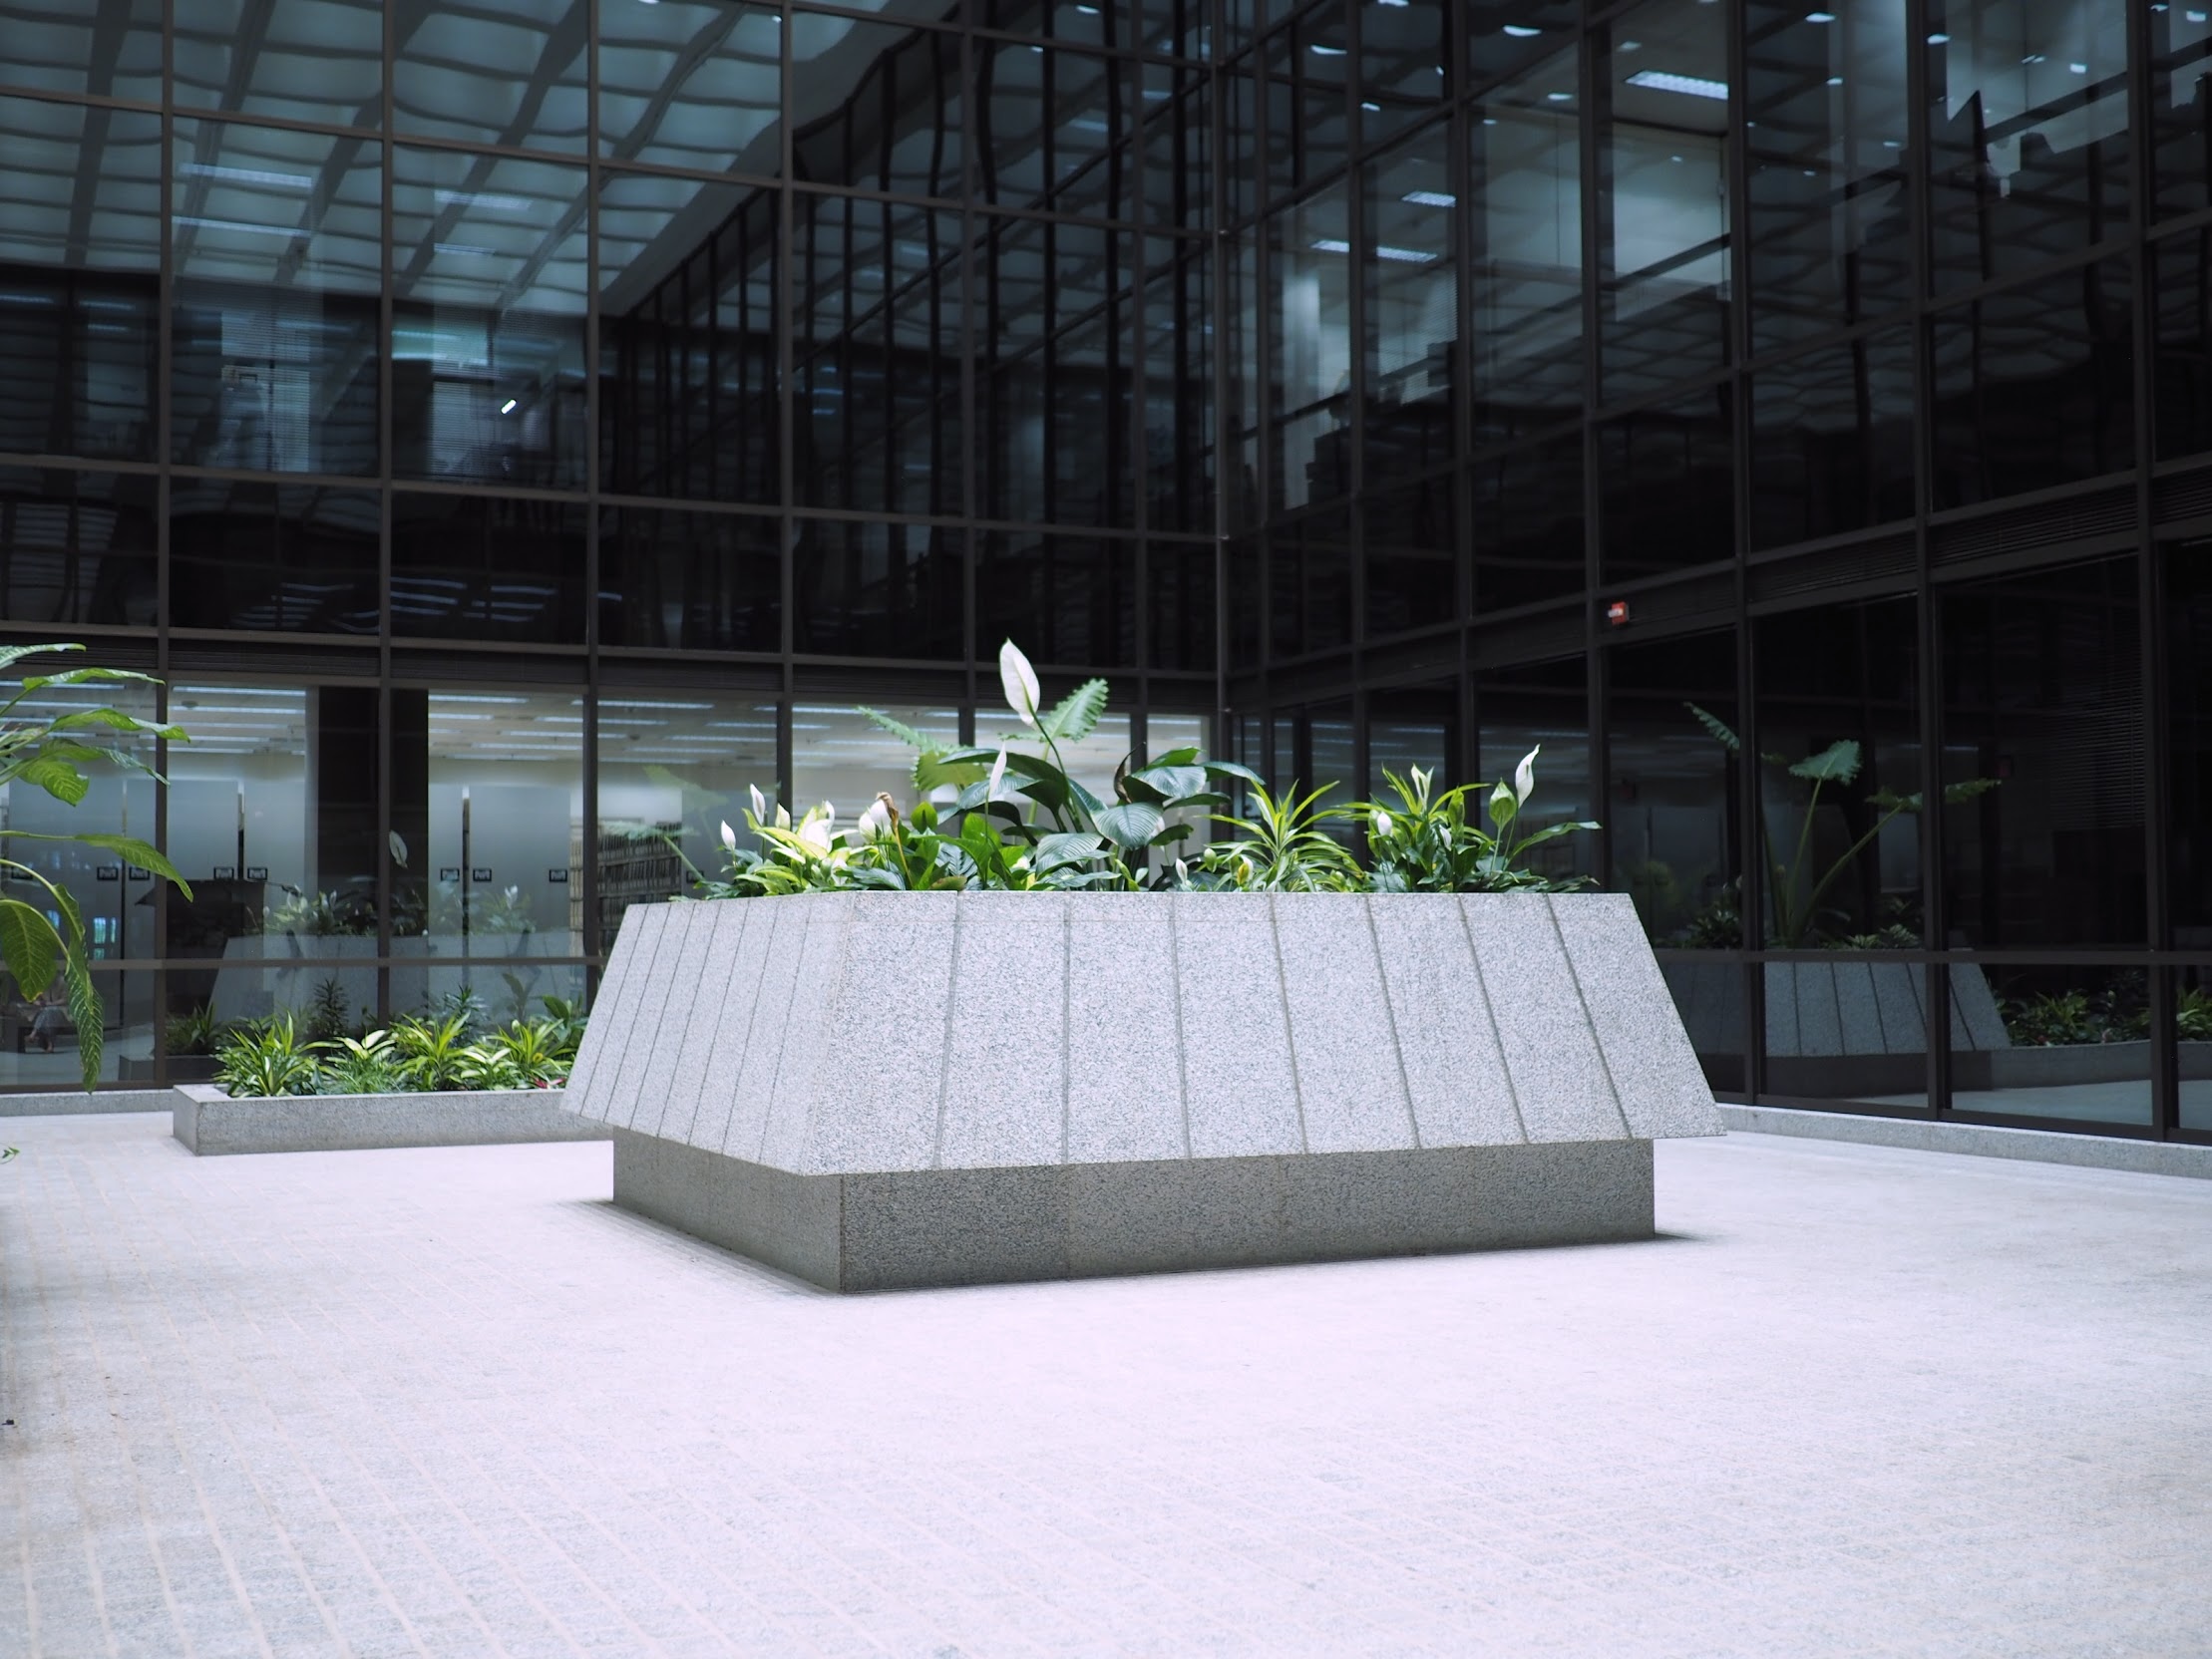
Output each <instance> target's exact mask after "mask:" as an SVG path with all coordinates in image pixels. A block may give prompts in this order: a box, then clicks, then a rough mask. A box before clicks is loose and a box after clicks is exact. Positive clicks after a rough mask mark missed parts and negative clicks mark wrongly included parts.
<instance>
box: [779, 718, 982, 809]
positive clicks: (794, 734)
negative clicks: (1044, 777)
mask: <svg viewBox="0 0 2212 1659" xmlns="http://www.w3.org/2000/svg"><path fill="white" fill-rule="evenodd" d="M872 706H875V705H872ZM882 712H883V713H885V714H887V715H890V716H891V717H892V719H894V720H897V721H900V722H902V723H904V724H906V725H908V726H911V727H913V728H914V729H915V730H916V731H918V732H920V733H922V735H923V736H925V737H928V738H930V739H932V740H934V741H936V742H938V743H941V744H942V745H944V747H946V748H948V749H949V748H951V747H953V746H954V745H956V744H957V743H958V742H959V740H960V717H959V713H958V711H957V710H954V709H949V708H941V707H940V708H913V707H907V706H895V707H885V708H883V711H882ZM985 719H986V722H987V720H988V717H985ZM988 730H989V728H988V727H987V724H986V725H979V726H978V727H977V728H976V736H977V741H979V742H981V741H987V738H986V736H985V734H986V732H987V731H988ZM992 735H995V734H994V733H993V734H992ZM914 760H915V752H914V750H913V749H911V748H910V747H908V746H907V745H906V744H904V743H902V742H901V741H900V740H899V739H897V738H895V737H893V736H892V735H891V734H890V733H889V732H887V731H885V730H884V729H883V728H882V727H881V726H878V725H877V724H876V723H875V722H874V721H872V720H870V719H869V718H868V717H867V716H865V715H861V714H856V713H855V712H854V710H853V707H852V705H851V704H836V705H832V704H820V703H799V704H796V705H794V706H793V708H792V711H791V770H792V780H791V812H792V816H793V817H795V818H796V817H797V816H799V815H800V814H802V813H805V812H809V811H811V810H812V809H814V808H816V807H819V806H822V805H825V804H827V805H829V806H831V807H834V808H835V809H836V810H837V822H838V823H839V824H841V825H845V826H850V825H851V824H852V823H853V822H854V820H856V819H857V818H859V816H860V815H861V814H862V813H864V812H866V811H867V810H868V806H869V804H870V803H871V802H873V801H874V800H875V799H876V797H877V796H878V795H879V794H882V795H888V796H890V797H891V798H892V800H893V801H894V802H896V803H897V804H898V806H899V808H900V810H901V811H903V812H904V811H907V810H909V809H911V808H912V807H913V806H914V801H915V787H914ZM953 793H954V792H953V791H952V790H951V788H950V787H949V786H947V787H945V788H943V789H941V790H939V791H938V792H937V797H936V799H937V800H938V802H939V805H944V804H947V803H949V802H950V800H951V798H952V795H953Z"/></svg>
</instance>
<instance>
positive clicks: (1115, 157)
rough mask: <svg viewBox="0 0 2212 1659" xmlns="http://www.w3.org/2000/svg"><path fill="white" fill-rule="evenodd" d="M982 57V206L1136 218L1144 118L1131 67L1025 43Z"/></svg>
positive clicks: (1003, 44)
mask: <svg viewBox="0 0 2212 1659" xmlns="http://www.w3.org/2000/svg"><path fill="white" fill-rule="evenodd" d="M977 49H978V64H977V73H978V77H979V80H980V86H979V88H978V92H979V95H980V97H981V100H982V102H981V106H980V107H981V109H982V111H983V116H984V122H985V131H984V133H982V134H981V135H979V137H980V139H981V141H982V142H981V145H980V153H979V155H978V158H977V160H978V162H979V163H980V165H981V168H982V174H981V177H980V179H979V180H978V187H979V189H980V191H981V194H982V199H983V200H985V201H989V202H994V203H996V204H997V205H999V206H1003V207H1027V206H1040V207H1044V206H1048V207H1051V208H1052V209H1054V210H1055V211H1057V212H1062V213H1084V214H1089V215H1092V216H1095V217H1100V218H1127V217H1129V216H1130V202H1129V182H1130V181H1129V177H1128V168H1129V164H1130V159H1131V152H1132V150H1133V149H1134V142H1133V141H1134V139H1135V121H1136V111H1135V109H1134V108H1133V107H1132V100H1131V97H1130V85H1129V77H1128V74H1127V72H1126V69H1125V68H1124V66H1123V65H1122V64H1121V63H1120V62H1119V61H1118V60H1116V59H1112V58H1094V57H1092V56H1091V55H1090V54H1089V53H1087V52H1063V51H1058V50H1054V51H1047V50H1045V48H1043V47H1041V46H1025V45H1022V44H1020V43H1019V42H1015V41H983V42H978V43H977Z"/></svg>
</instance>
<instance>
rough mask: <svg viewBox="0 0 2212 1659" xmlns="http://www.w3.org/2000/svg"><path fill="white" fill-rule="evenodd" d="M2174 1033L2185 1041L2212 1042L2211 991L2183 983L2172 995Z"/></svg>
mask: <svg viewBox="0 0 2212 1659" xmlns="http://www.w3.org/2000/svg"><path fill="white" fill-rule="evenodd" d="M2173 1023H2174V1033H2175V1035H2177V1036H2178V1037H2180V1039H2181V1040H2182V1041H2183V1042H2185V1043H2212V991H2206V990H2203V989H2202V988H2200V987H2198V986H2195V985H2184V986H2182V988H2181V989H2180V991H2179V992H2178V993H2177V994H2176V995H2175V997H2174V1010H2173Z"/></svg>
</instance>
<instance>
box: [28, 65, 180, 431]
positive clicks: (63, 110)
mask: <svg viewBox="0 0 2212 1659" xmlns="http://www.w3.org/2000/svg"><path fill="white" fill-rule="evenodd" d="M0 149H4V150H5V151H6V153H7V156H8V166H7V168H6V170H5V171H4V172H0V449H6V450H13V451H15V452H17V453H19V454H25V455H72V456H84V457H97V458H100V459H103V460H107V459H113V460H118V461H150V460H152V459H153V458H154V398H155V390H154V388H155V379H156V362H157V359H158V357H159V354H160V332H161V283H160V277H159V275H158V274H157V273H158V272H159V270H160V268H161V262H162V217H161V167H162V160H161V158H162V124H161V121H160V118H158V117H155V116H150V115H136V114H132V113H129V112H126V111H120V110H115V111H111V110H91V109H81V108H78V107H75V106H72V105H68V104H46V103H41V102H39V101H37V100H35V99H28V98H0Z"/></svg>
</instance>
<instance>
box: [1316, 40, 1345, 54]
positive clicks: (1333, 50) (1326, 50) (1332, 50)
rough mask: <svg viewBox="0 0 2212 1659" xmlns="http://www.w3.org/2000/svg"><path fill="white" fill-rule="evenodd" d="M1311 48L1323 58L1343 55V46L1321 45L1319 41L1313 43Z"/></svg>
mask: <svg viewBox="0 0 2212 1659" xmlns="http://www.w3.org/2000/svg"><path fill="white" fill-rule="evenodd" d="M1313 50H1314V51H1315V52H1318V53H1319V54H1320V55H1321V56H1322V57H1324V58H1341V57H1342V56H1343V55H1344V48H1342V47H1341V46H1323V45H1321V43H1320V42H1319V41H1315V42H1314V43H1313Z"/></svg>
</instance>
